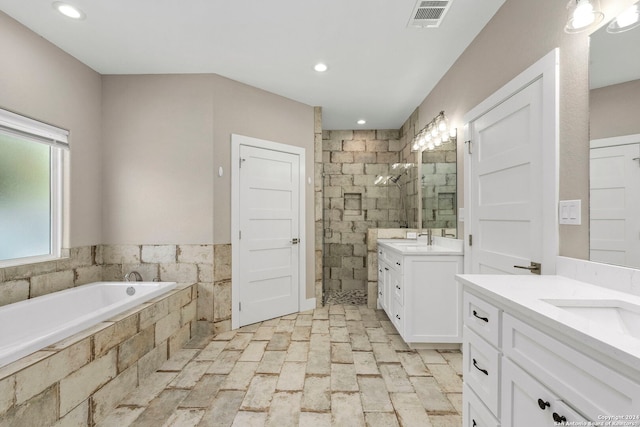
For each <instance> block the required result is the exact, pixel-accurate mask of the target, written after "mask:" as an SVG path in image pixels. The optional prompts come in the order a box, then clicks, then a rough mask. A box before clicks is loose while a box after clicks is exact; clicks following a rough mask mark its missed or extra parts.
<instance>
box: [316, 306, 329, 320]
mask: <svg viewBox="0 0 640 427" xmlns="http://www.w3.org/2000/svg"><path fill="white" fill-rule="evenodd" d="M316 319H323V320H329V307H328V306H324V307H319V308H316V309H315V310H313V320H316Z"/></svg>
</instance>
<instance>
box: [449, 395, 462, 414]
mask: <svg viewBox="0 0 640 427" xmlns="http://www.w3.org/2000/svg"><path fill="white" fill-rule="evenodd" d="M447 399H449V402H451V404H452V405H453V407H454V408H455V410H456V412H457V413H458V414H462V393H447Z"/></svg>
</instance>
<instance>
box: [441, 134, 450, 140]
mask: <svg viewBox="0 0 640 427" xmlns="http://www.w3.org/2000/svg"><path fill="white" fill-rule="evenodd" d="M440 138H441V139H442V142H447V141H449V132H445V133H443V134H442V136H441V137H440Z"/></svg>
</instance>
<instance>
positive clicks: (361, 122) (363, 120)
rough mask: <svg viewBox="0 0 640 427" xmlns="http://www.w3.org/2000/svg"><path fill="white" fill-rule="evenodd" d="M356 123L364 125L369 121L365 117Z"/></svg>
mask: <svg viewBox="0 0 640 427" xmlns="http://www.w3.org/2000/svg"><path fill="white" fill-rule="evenodd" d="M356 123H358V124H359V125H363V124H365V123H367V121H366V120H365V119H360V120H358V121H357V122H356Z"/></svg>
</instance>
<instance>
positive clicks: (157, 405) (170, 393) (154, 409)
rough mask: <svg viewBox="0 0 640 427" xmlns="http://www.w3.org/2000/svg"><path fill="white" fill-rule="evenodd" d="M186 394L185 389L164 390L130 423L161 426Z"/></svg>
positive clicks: (142, 425) (141, 425) (146, 426)
mask: <svg viewBox="0 0 640 427" xmlns="http://www.w3.org/2000/svg"><path fill="white" fill-rule="evenodd" d="M188 394H189V392H188V391H187V390H179V389H166V390H164V391H163V392H162V393H160V395H159V396H158V397H157V398H155V399H154V400H153V401H151V403H150V404H149V406H148V407H147V409H145V410H144V412H142V413H141V414H140V416H139V417H138V418H136V419H135V421H133V422H132V423H131V425H132V426H136V427H137V426H140V427H148V426H161V425H162V424H163V423H164V422H165V421H166V420H167V419H168V418H169V417H170V416H171V414H173V412H174V411H175V410H176V408H177V407H178V405H179V404H180V402H182V399H184V398H185V397H187V395H188Z"/></svg>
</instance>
